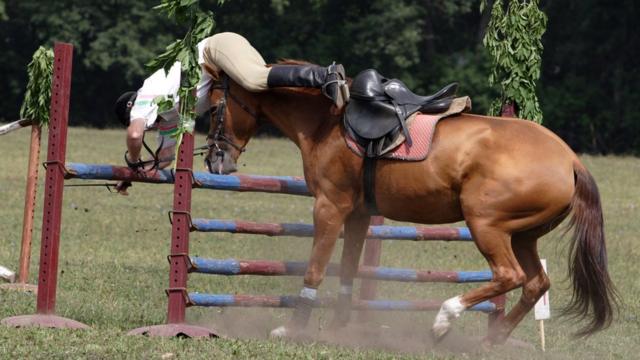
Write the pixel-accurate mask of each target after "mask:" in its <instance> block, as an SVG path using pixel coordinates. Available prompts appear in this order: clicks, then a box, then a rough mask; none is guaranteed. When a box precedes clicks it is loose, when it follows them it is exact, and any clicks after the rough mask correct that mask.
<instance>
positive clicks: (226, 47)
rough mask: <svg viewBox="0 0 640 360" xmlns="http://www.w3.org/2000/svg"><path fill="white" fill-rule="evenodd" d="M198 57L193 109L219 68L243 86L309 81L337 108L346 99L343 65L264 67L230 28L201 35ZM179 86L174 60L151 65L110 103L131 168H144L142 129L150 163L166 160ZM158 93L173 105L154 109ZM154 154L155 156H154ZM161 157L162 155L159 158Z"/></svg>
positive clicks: (202, 104)
mask: <svg viewBox="0 0 640 360" xmlns="http://www.w3.org/2000/svg"><path fill="white" fill-rule="evenodd" d="M198 63H199V64H200V66H201V77H200V82H199V83H198V86H197V90H196V95H197V98H198V100H197V102H196V109H195V110H196V113H197V114H198V115H202V114H204V113H205V112H206V111H207V110H209V108H210V104H209V96H208V94H209V90H210V88H211V85H212V83H213V79H212V78H211V76H210V75H209V73H208V71H206V70H205V68H206V67H209V68H211V69H213V70H219V69H221V70H223V71H224V72H225V73H226V74H227V75H229V77H231V78H232V79H233V80H234V81H235V82H237V83H238V84H239V85H240V86H242V87H244V88H245V89H247V90H249V91H254V92H258V91H265V90H268V89H270V88H276V87H313V88H321V89H322V90H323V93H324V94H325V95H326V96H327V97H329V98H330V99H331V100H332V101H333V103H334V104H335V105H336V107H338V108H341V107H342V106H343V105H344V104H345V103H346V102H347V101H348V91H347V90H346V83H345V81H344V80H345V73H344V68H343V67H342V65H340V64H335V63H334V64H331V65H329V66H328V67H321V66H317V65H311V64H309V65H272V66H271V67H267V65H266V63H265V61H264V59H263V58H262V56H261V55H260V53H258V51H257V50H256V49H255V48H254V47H253V46H251V44H250V43H249V41H247V39H245V38H244V37H242V36H241V35H238V34H236V33H231V32H224V33H218V34H215V35H213V36H211V37H208V38H206V39H204V40H202V41H201V42H200V43H199V44H198ZM179 86H180V63H179V62H176V63H175V64H173V66H172V67H171V69H170V70H169V72H168V73H166V74H165V72H164V70H163V69H160V70H158V71H156V72H155V73H154V74H153V75H151V76H150V77H149V78H147V79H146V80H145V81H144V84H143V86H142V87H141V88H140V89H139V90H138V91H137V92H135V91H129V92H126V93H124V94H122V95H121V96H120V97H119V98H118V100H117V101H116V104H115V112H116V115H117V117H118V120H119V121H120V122H121V123H122V124H123V125H124V126H126V127H127V139H126V144H127V152H126V153H125V156H124V158H125V162H126V163H127V165H128V166H129V167H131V168H133V169H136V170H137V169H140V168H145V167H146V168H149V167H150V166H151V162H143V161H141V150H142V147H143V145H144V142H143V139H144V133H145V131H147V130H150V129H155V128H157V129H158V130H159V135H158V142H159V143H160V146H159V150H158V151H157V152H158V154H157V155H156V156H157V159H160V162H159V163H157V164H154V165H155V166H158V167H159V168H164V167H167V166H169V164H171V161H172V160H167V159H171V155H172V154H173V153H174V150H175V143H176V140H175V138H174V137H172V136H171V135H173V134H174V133H175V132H176V130H177V124H178V120H179V115H178V111H177V104H178V100H179V99H178V96H177V92H178V88H179ZM159 98H162V99H164V100H166V99H171V100H172V101H173V103H174V107H173V108H170V109H165V110H166V111H163V112H162V113H158V110H159V103H160V101H158V99H159ZM157 159H156V160H157ZM163 159H165V160H164V161H163ZM128 186H130V184H128V183H126V182H125V183H122V182H121V183H119V184H118V186H117V187H116V188H117V189H118V191H119V192H120V193H122V194H126V188H127V187H128Z"/></svg>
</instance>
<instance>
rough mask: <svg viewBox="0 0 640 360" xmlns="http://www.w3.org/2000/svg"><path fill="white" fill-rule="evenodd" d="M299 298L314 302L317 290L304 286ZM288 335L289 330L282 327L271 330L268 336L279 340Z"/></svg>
mask: <svg viewBox="0 0 640 360" xmlns="http://www.w3.org/2000/svg"><path fill="white" fill-rule="evenodd" d="M300 297H301V298H306V299H309V300H312V301H315V300H316V299H317V297H318V290H316V289H311V288H308V287H306V286H305V287H303V288H302V290H300ZM289 333H290V332H289V329H288V328H287V327H286V326H284V325H282V326H278V327H277V328H275V329H273V330H271V333H270V334H269V335H270V336H271V337H272V338H281V337H286V336H288V335H289Z"/></svg>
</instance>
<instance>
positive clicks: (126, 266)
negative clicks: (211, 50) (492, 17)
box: [0, 128, 640, 359]
mask: <svg viewBox="0 0 640 360" xmlns="http://www.w3.org/2000/svg"><path fill="white" fill-rule="evenodd" d="M28 139H29V131H28V130H22V131H19V132H15V133H13V134H9V135H7V136H3V137H1V138H0V154H2V160H0V204H2V205H1V206H0V265H4V266H7V267H10V268H13V269H16V268H17V265H18V264H17V261H18V255H19V243H20V236H21V225H22V211H23V196H24V186H25V185H24V184H25V173H26V164H27V156H28ZM68 139H69V140H68V150H67V159H68V161H73V162H87V163H109V164H121V163H122V162H123V160H122V154H123V152H124V133H123V132H122V131H115V130H105V131H97V130H89V129H81V128H73V129H70V131H69V137H68ZM203 141H204V140H203V136H198V138H197V143H198V144H200V143H202V142H203ZM44 152H45V151H42V154H44ZM42 156H44V155H42ZM582 160H583V161H584V163H585V165H586V166H587V167H588V168H589V169H590V170H591V172H592V173H593V175H594V176H595V178H596V180H597V181H598V184H599V186H600V191H601V196H602V199H603V204H604V213H605V221H606V234H607V240H608V244H607V245H608V250H609V269H610V272H611V275H612V277H613V280H614V282H615V283H616V285H617V287H618V290H619V292H620V295H621V297H622V300H623V306H622V307H621V311H620V314H619V316H617V317H616V319H615V322H614V324H613V325H612V326H611V328H609V329H608V330H606V331H604V332H601V333H598V334H597V335H595V336H593V337H591V338H587V339H579V340H572V338H571V333H572V332H573V331H575V330H576V329H577V328H578V325H576V324H575V323H572V322H570V321H568V320H567V319H564V318H560V317H557V316H556V315H557V314H558V313H559V310H560V309H561V307H562V305H564V304H566V303H567V301H568V298H569V296H570V290H569V289H568V282H567V281H566V265H567V264H566V259H567V246H566V245H567V240H568V239H562V238H561V237H560V232H559V231H555V232H554V233H552V234H550V235H548V236H546V237H545V238H544V239H543V240H542V241H541V245H540V252H541V255H542V257H544V258H547V259H548V264H549V265H548V266H549V272H550V276H551V279H552V283H553V285H552V289H551V304H552V316H553V317H552V319H551V320H549V321H547V322H546V323H545V328H546V333H547V352H546V353H542V352H541V351H540V350H539V345H538V344H539V340H538V330H537V329H538V328H537V323H536V322H535V321H534V319H533V315H532V314H530V315H529V316H528V317H527V318H525V320H524V321H523V323H522V324H521V325H520V326H519V327H518V328H517V329H516V331H515V332H514V334H513V336H514V337H515V338H517V339H520V340H524V341H527V342H529V343H531V344H534V345H536V350H530V349H518V348H514V347H511V346H502V347H497V348H496V349H495V350H493V351H492V352H491V353H476V352H473V351H472V350H470V348H469V346H466V344H464V343H462V342H463V339H465V338H467V336H468V337H474V336H481V335H483V334H484V333H485V331H486V315H483V314H477V313H470V312H469V313H465V314H464V315H463V316H462V317H461V318H460V319H459V320H458V321H457V322H456V324H455V331H454V332H453V334H452V335H451V340H449V342H450V343H452V344H449V345H452V346H448V347H436V348H434V347H432V346H430V345H429V339H428V330H429V329H430V326H431V323H432V320H433V316H434V314H433V313H385V314H377V315H376V317H375V318H374V319H373V322H371V323H369V324H367V325H366V326H367V328H368V329H369V331H368V332H363V331H362V327H354V328H352V329H351V330H352V332H353V333H357V336H351V334H350V332H349V331H345V332H344V333H341V334H338V335H337V336H330V334H329V335H327V334H324V333H323V332H320V335H319V337H318V338H317V339H316V340H315V341H306V342H292V341H270V340H268V339H267V334H268V331H269V329H271V328H272V327H274V326H277V325H279V324H281V323H283V322H284V321H285V320H286V319H287V317H288V315H289V312H288V311H287V310H268V309H224V310H221V309H214V308H211V309H189V310H188V311H187V316H188V319H189V321H190V322H191V323H195V324H200V325H204V326H209V327H213V328H218V329H219V330H220V331H221V333H222V334H223V335H226V336H227V338H225V339H216V340H189V339H187V340H181V339H157V338H144V337H129V336H126V335H125V333H126V332H127V331H128V330H130V329H133V328H136V327H140V326H144V325H151V324H160V323H163V322H164V321H165V315H166V296H165V294H164V289H165V287H167V285H168V263H167V261H166V255H167V254H168V252H169V241H170V229H171V228H170V224H169V222H168V219H167V211H168V210H170V209H171V206H172V186H168V185H145V184H135V185H134V186H133V188H131V190H130V193H131V195H130V196H128V197H124V196H119V195H116V194H110V193H109V192H107V191H106V190H105V189H104V188H100V187H74V188H66V189H65V195H64V204H63V223H62V236H61V255H60V261H59V264H60V268H59V271H60V273H59V280H58V300H57V312H58V314H59V315H61V316H65V317H69V318H72V319H75V320H78V321H81V322H83V323H86V324H88V325H89V326H91V330H89V331H66V330H42V329H12V328H7V327H0V358H2V359H32V358H54V359H60V358H64V359H77V358H90V359H118V358H123V359H124V358H126V359H131V358H144V359H161V358H165V359H166V358H185V359H186V358H190V359H199V358H202V359H235V358H237V359H244V358H256V359H281V358H296V359H297V358H303V359H336V358H341V359H342V358H349V359H350V358H354V359H373V358H376V359H399V358H430V359H431V358H437V359H440V358H443V359H469V358H491V359H494V358H497V359H510V358H518V359H538V358H551V359H564V358H575V359H633V358H638V354H640V300H639V299H640V266H638V261H640V243H638V240H637V234H638V233H640V221H639V215H640V176H638V175H639V174H640V159H638V158H631V157H591V156H585V157H582ZM196 167H197V168H198V170H201V169H202V161H201V159H200V158H197V159H196ZM239 169H240V171H241V172H243V173H252V174H269V175H301V171H302V170H301V162H300V159H299V155H298V151H297V149H296V148H295V147H294V146H293V145H292V144H291V143H289V142H287V141H285V140H278V139H258V140H255V141H253V142H252V143H251V144H250V145H249V148H248V151H247V153H246V155H244V157H243V158H242V159H241V163H240V166H239ZM41 174H42V171H41ZM42 190H43V185H42V182H41V184H40V186H39V189H38V202H37V204H38V212H37V214H36V221H35V223H36V228H35V229H34V234H35V235H34V251H33V256H32V261H31V276H30V281H31V282H32V283H35V281H36V278H37V276H36V275H37V270H38V269H37V267H38V255H39V240H40V229H41V218H42V217H41V209H42ZM311 207H312V201H311V199H309V198H305V197H292V196H285V195H268V194H249V193H231V192H214V191H206V190H196V191H195V192H194V201H193V210H192V213H193V214H194V216H195V217H206V218H222V219H244V220H253V221H273V222H298V221H304V222H309V221H310V215H311ZM436 210H437V209H436ZM191 239H192V242H191V244H192V245H191V253H192V254H194V255H201V256H205V257H216V258H228V257H235V258H245V259H261V258H262V259H282V260H284V259H290V260H292V259H293V260H306V258H307V256H308V252H309V247H310V241H309V240H308V239H299V238H268V237H255V236H243V235H235V236H230V235H226V234H196V233H192V237H191ZM338 253H339V251H338ZM338 255H339V254H338ZM382 264H383V265H385V266H399V267H412V268H430V269H439V270H456V269H460V270H482V269H485V268H486V267H487V266H486V263H485V262H484V260H483V258H482V257H481V255H480V254H479V253H478V251H477V250H476V249H475V248H474V247H473V245H471V244H460V243H437V242H434V243H420V244H417V243H401V242H394V243H392V244H389V243H385V245H384V250H383V258H382ZM301 284H302V281H301V279H298V278H265V277H263V278H257V277H232V278H231V277H222V276H206V275H197V274H196V275H192V276H191V277H190V281H189V288H190V290H193V291H201V292H216V293H244V294H272V295H276V294H295V293H297V292H298V290H299V288H300V286H301ZM336 288H337V287H336V281H335V280H334V279H331V280H328V281H325V283H324V284H323V287H322V293H324V294H325V295H326V294H331V293H333V294H335V291H336ZM466 288H469V286H467V285H453V284H448V285H447V284H440V285H433V284H413V285H411V284H391V283H381V284H380V286H379V289H380V293H379V297H380V298H387V299H392V298H394V299H420V298H449V297H451V296H455V295H457V294H459V293H460V292H461V291H462V290H463V289H466ZM518 296H519V291H517V292H514V293H512V294H511V295H510V296H509V300H510V301H514V300H515V299H517V297H518ZM34 310H35V297H34V296H33V295H31V294H24V293H16V292H7V291H0V318H5V317H8V316H13V315H20V314H31V313H33V312H34ZM330 315H331V314H330V313H329V312H321V311H318V312H316V315H315V317H314V318H313V319H312V323H311V326H310V327H311V328H312V329H314V330H316V331H315V332H316V333H317V332H318V331H317V330H318V329H322V328H323V327H324V326H325V325H326V323H327V322H328V320H329V319H330ZM457 342H459V343H457Z"/></svg>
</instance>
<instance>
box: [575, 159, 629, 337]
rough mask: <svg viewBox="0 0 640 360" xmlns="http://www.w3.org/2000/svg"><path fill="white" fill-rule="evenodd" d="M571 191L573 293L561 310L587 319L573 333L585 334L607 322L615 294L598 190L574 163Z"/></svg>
mask: <svg viewBox="0 0 640 360" xmlns="http://www.w3.org/2000/svg"><path fill="white" fill-rule="evenodd" d="M573 172H574V177H575V193H574V194H573V198H572V199H571V205H570V207H571V210H572V213H573V215H572V217H571V220H570V222H569V226H568V228H567V231H568V230H570V229H571V228H573V229H574V233H573V236H572V238H571V244H570V248H569V256H570V257H571V260H570V261H569V277H570V279H571V283H572V287H573V294H572V296H571V301H570V302H569V305H568V306H567V308H566V309H565V310H564V314H568V315H570V316H572V317H573V318H577V319H585V318H587V317H589V314H590V313H591V314H592V315H591V316H590V317H591V319H590V321H589V322H588V324H587V325H586V326H584V327H583V328H582V329H580V330H579V331H578V332H577V333H576V334H575V335H576V336H578V337H583V336H588V335H591V334H593V333H594V332H596V331H599V330H602V329H605V328H607V327H608V326H609V325H611V321H612V319H613V315H614V312H615V311H616V309H617V306H618V295H617V293H616V290H615V287H614V285H613V283H612V281H611V278H610V277H609V272H608V270H607V248H606V245H605V236H604V226H603V225H604V224H603V223H604V221H603V216H602V204H601V202H600V193H599V191H598V186H597V185H596V182H595V180H594V179H593V176H591V174H590V173H589V171H587V169H586V168H585V167H584V166H583V165H582V164H581V163H580V162H578V161H576V162H574V166H573Z"/></svg>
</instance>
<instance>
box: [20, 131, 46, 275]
mask: <svg viewBox="0 0 640 360" xmlns="http://www.w3.org/2000/svg"><path fill="white" fill-rule="evenodd" d="M41 134H42V127H41V126H40V124H35V123H34V124H32V125H31V146H30V148H29V165H28V169H27V188H26V190H25V194H24V216H23V218H22V246H21V247H20V269H19V272H18V283H19V284H22V285H24V286H25V287H26V286H27V282H28V281H29V263H30V261H31V240H32V239H33V216H34V212H35V205H36V186H37V184H38V165H39V164H38V162H39V161H38V160H39V157H40V138H41Z"/></svg>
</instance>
